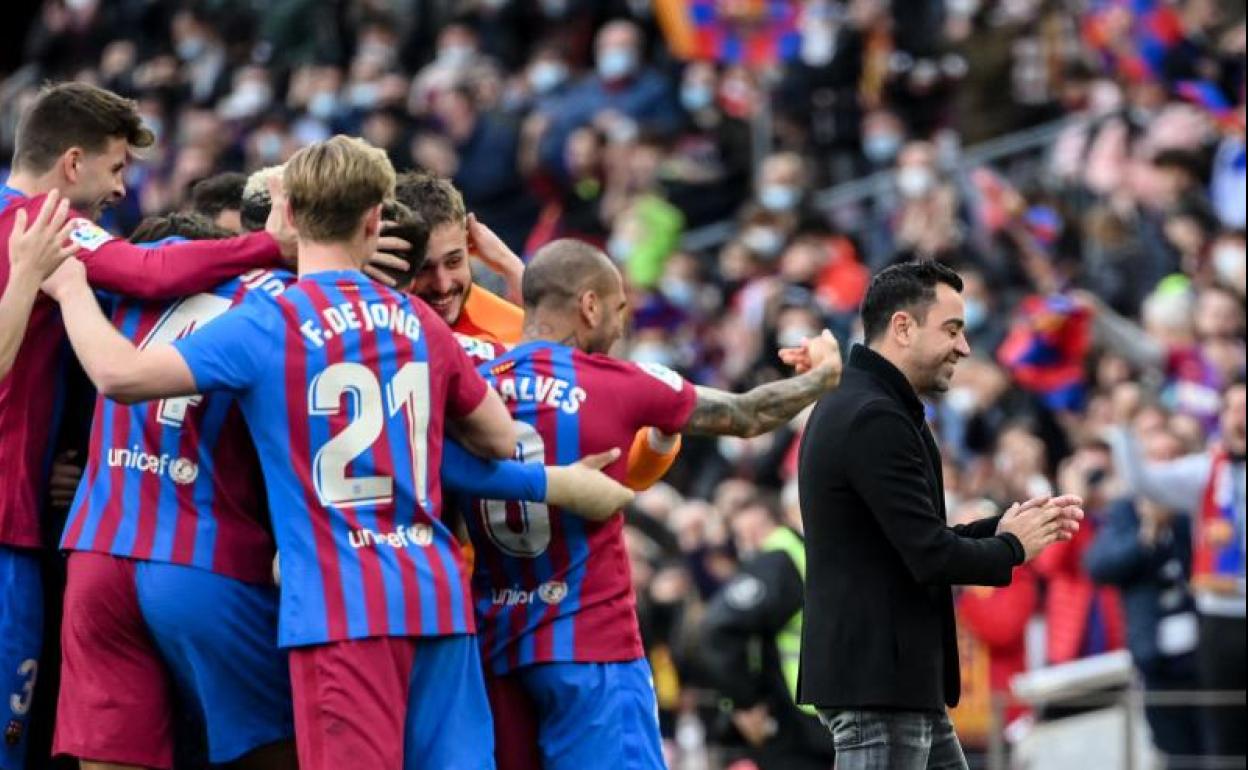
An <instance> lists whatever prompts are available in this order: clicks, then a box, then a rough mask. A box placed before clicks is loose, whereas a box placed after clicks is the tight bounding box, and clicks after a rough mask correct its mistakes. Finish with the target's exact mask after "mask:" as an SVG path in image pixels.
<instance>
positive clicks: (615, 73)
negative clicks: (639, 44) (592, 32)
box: [598, 48, 637, 80]
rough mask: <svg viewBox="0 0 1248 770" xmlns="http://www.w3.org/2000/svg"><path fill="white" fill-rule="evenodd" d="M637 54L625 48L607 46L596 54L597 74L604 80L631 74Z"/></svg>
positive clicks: (616, 78) (635, 64)
mask: <svg viewBox="0 0 1248 770" xmlns="http://www.w3.org/2000/svg"><path fill="white" fill-rule="evenodd" d="M636 68H637V55H636V54H635V53H633V52H632V51H631V50H629V49H627V48H608V49H606V50H605V51H603V52H601V53H599V54H598V74H599V75H601V76H602V78H603V79H604V80H619V79H620V78H626V77H628V76H629V75H631V74H633V70H634V69H636Z"/></svg>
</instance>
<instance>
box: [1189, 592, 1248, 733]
mask: <svg viewBox="0 0 1248 770" xmlns="http://www.w3.org/2000/svg"><path fill="white" fill-rule="evenodd" d="M1245 625H1246V621H1245V620H1244V618H1229V617H1220V616H1218V615H1201V617H1200V646H1199V647H1197V648H1196V657H1197V665H1198V667H1199V670H1200V686H1201V688H1202V689H1205V690H1239V691H1240V693H1241V695H1242V693H1243V690H1244V688H1245V681H1244V680H1245V665H1244V647H1245V644H1246V643H1248V641H1246V637H1245V634H1244V628H1245ZM1245 716H1248V710H1245V708H1244V706H1243V701H1242V700H1241V701H1240V705H1237V706H1211V707H1209V708H1208V709H1207V711H1206V717H1205V719H1206V721H1207V722H1208V724H1209V726H1210V728H1211V729H1210V736H1209V739H1210V746H1209V752H1210V753H1211V754H1215V755H1217V756H1238V757H1243V756H1244V755H1245V754H1248V741H1246V740H1245V736H1248V731H1246V730H1245V728H1244V718H1245Z"/></svg>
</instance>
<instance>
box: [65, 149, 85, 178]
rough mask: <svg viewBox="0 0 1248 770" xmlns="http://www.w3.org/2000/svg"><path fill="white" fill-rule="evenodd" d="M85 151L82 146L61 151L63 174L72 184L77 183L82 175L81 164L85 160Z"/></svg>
mask: <svg viewBox="0 0 1248 770" xmlns="http://www.w3.org/2000/svg"><path fill="white" fill-rule="evenodd" d="M84 155H85V153H83V151H82V148H81V147H70V148H69V149H68V150H66V151H65V152H63V153H61V160H60V164H61V174H62V175H63V176H64V177H65V179H66V181H68V182H69V183H70V184H77V183H78V178H79V176H80V166H81V164H82V161H83V156H84Z"/></svg>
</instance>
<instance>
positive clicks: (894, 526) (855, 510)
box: [798, 346, 1024, 711]
mask: <svg viewBox="0 0 1248 770" xmlns="http://www.w3.org/2000/svg"><path fill="white" fill-rule="evenodd" d="M798 485H799V488H800V493H801V507H802V524H803V525H804V528H805V537H806V570H807V572H806V615H805V621H804V627H803V633H802V667H801V677H800V682H799V693H798V697H799V700H800V701H801V702H802V703H811V704H814V705H815V706H818V707H820V708H826V709H866V708H885V709H889V708H892V709H905V710H932V711H939V710H943V708H944V707H945V705H946V704H948V705H950V706H953V705H956V704H957V702H958V697H959V695H960V693H961V686H960V680H959V672H958V650H957V640H956V633H955V628H954V616H953V594H952V591H951V590H950V588H949V586H950V585H951V584H969V585H1007V584H1008V583H1009V582H1010V575H1011V572H1012V570H1013V568H1014V566H1015V565H1018V564H1021V563H1022V562H1023V557H1024V552H1023V547H1022V544H1021V543H1020V542H1019V541H1018V538H1016V537H1014V536H1013V535H1011V534H1006V535H1001V536H997V535H995V532H996V528H997V522H998V519H997V518H992V519H984V520H981V521H977V522H975V523H973V524H969V525H966V526H961V527H952V528H951V527H949V526H947V525H946V523H945V500H944V482H943V479H942V476H941V469H940V453H939V450H938V449H937V447H936V442H935V441H934V440H933V439H932V435H931V432H930V431H929V430H928V428H927V424H926V422H925V420H924V414H923V403H922V402H921V401H920V400H919V398H918V396H917V395H916V394H915V392H914V389H913V388H912V387H910V384H909V382H908V381H907V380H906V378H905V377H904V376H903V375H902V373H901V372H900V371H899V370H898V369H897V368H896V367H894V366H893V365H892V364H891V363H889V362H888V361H887V360H886V359H885V358H883V357H882V356H880V355H879V354H878V353H875V352H874V351H872V350H870V349H868V348H865V347H862V346H857V347H855V348H854V349H853V350H852V351H851V352H850V356H849V363H848V365H847V366H846V369H845V374H844V377H843V379H842V381H841V385H840V387H839V388H837V389H836V390H834V391H832V392H831V393H829V394H827V395H826V396H824V397H823V398H822V399H820V401H819V403H818V404H817V405H816V406H815V409H814V412H813V413H812V414H811V417H810V420H809V422H808V423H807V426H806V432H805V435H804V436H803V437H802V446H801V458H800V470H799V472H798Z"/></svg>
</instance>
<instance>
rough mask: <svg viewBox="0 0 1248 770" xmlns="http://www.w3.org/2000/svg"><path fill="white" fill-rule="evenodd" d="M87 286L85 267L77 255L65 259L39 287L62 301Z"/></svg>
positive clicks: (53, 297) (58, 300)
mask: <svg viewBox="0 0 1248 770" xmlns="http://www.w3.org/2000/svg"><path fill="white" fill-rule="evenodd" d="M86 287H87V268H86V266H85V265H83V264H82V262H81V261H79V259H78V258H77V257H73V258H71V259H66V260H65V261H64V262H62V263H61V266H60V267H58V268H57V269H56V271H55V272H53V273H52V275H50V276H48V277H47V278H46V279H45V280H44V282H43V284H42V285H41V286H40V287H39V288H40V289H42V290H43V293H44V294H47V295H48V296H49V297H51V298H52V299H54V300H56V301H57V302H64V301H65V300H67V299H68V298H69V297H70V296H72V294H73V292H74V291H75V290H76V289H79V288H86Z"/></svg>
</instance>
